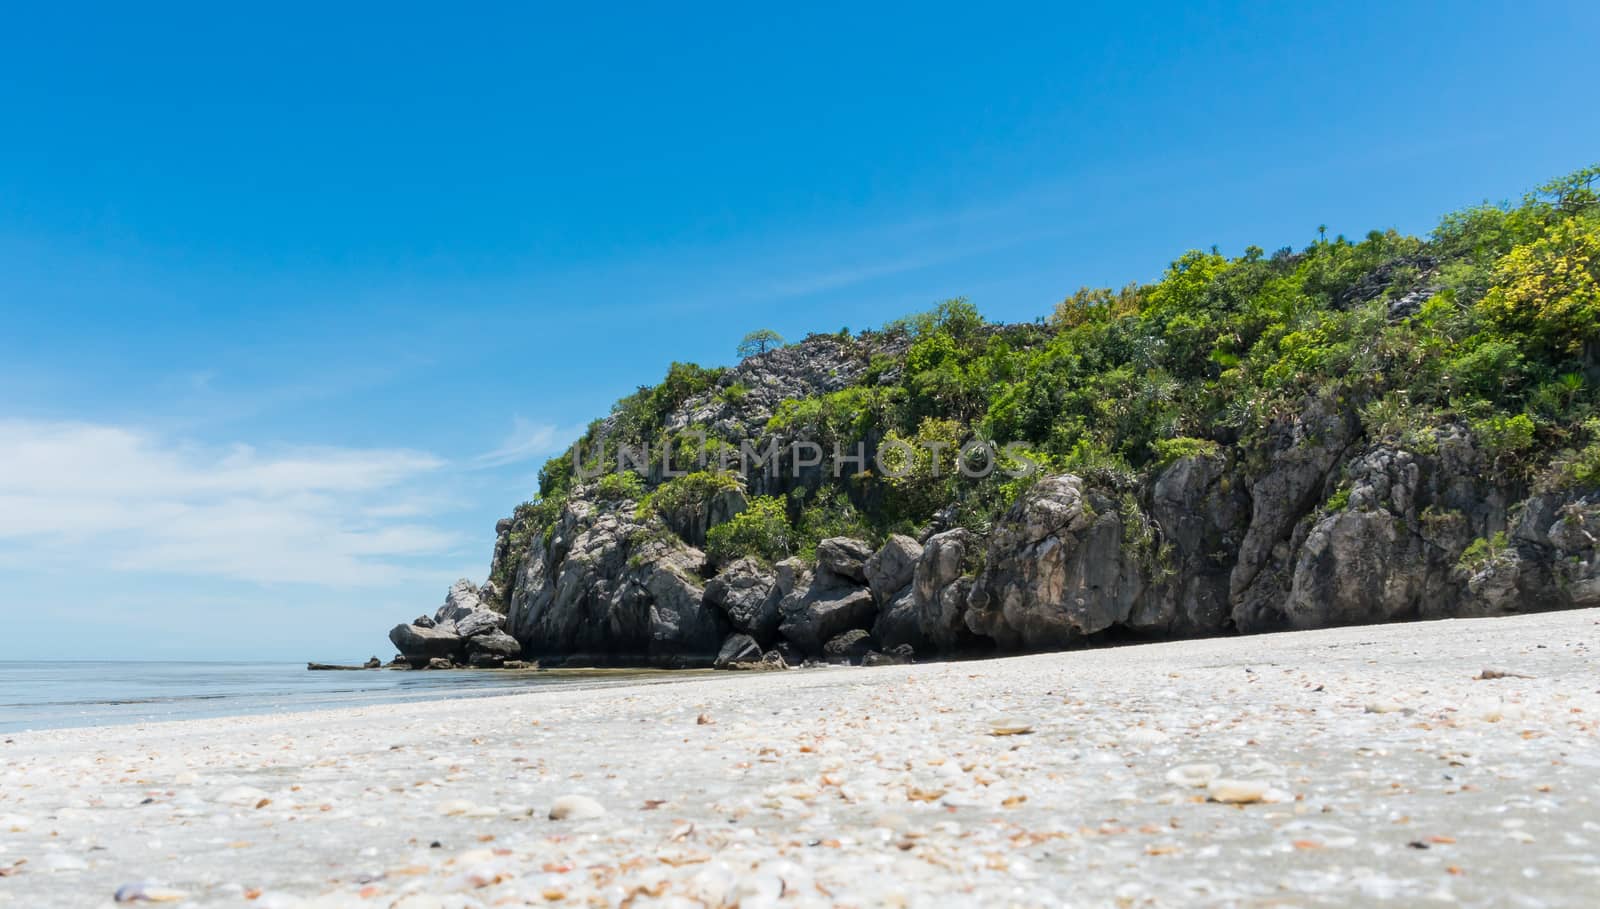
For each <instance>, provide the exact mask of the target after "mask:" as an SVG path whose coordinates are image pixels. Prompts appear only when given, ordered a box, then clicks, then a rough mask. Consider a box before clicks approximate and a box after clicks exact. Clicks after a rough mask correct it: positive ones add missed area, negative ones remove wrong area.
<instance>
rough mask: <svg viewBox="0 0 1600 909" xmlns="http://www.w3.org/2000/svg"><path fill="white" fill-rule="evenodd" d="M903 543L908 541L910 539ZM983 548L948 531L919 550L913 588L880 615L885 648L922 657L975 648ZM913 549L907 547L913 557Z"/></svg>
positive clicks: (876, 628)
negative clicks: (970, 605) (974, 603)
mask: <svg viewBox="0 0 1600 909" xmlns="http://www.w3.org/2000/svg"><path fill="white" fill-rule="evenodd" d="M900 539H902V540H905V539H908V538H905V537H902V538H900ZM893 545H894V541H893V540H891V541H890V543H889V544H887V545H885V547H884V551H885V552H887V551H890V547H891V546H893ZM978 546H979V542H978V540H977V538H976V537H974V536H973V535H972V533H971V532H970V531H968V530H965V529H963V528H959V527H958V528H956V529H954V530H946V531H944V532H943V533H937V534H934V535H933V536H931V537H929V538H928V542H927V544H926V545H920V544H919V545H917V547H916V551H917V560H916V562H915V563H914V564H913V565H912V567H911V576H910V577H909V578H908V579H907V583H906V584H905V585H904V586H903V587H901V588H900V590H898V591H896V592H895V594H894V595H893V596H892V597H891V598H890V600H889V601H888V602H887V603H886V604H885V605H884V607H883V609H882V610H881V611H880V612H879V613H878V620H877V622H876V624H874V625H873V636H874V637H876V638H877V639H878V641H879V643H881V644H882V645H883V646H884V647H886V648H893V647H898V646H909V647H911V648H912V649H913V650H915V651H916V652H918V653H953V652H956V651H958V650H961V649H963V648H964V647H965V646H966V645H968V644H970V643H972V641H973V635H972V633H971V631H970V630H969V629H968V628H967V623H966V610H967V600H968V599H969V597H970V595H971V588H972V582H973V578H972V576H971V575H970V574H969V572H970V571H972V569H974V568H975V567H976V562H977V556H978V555H979V550H978ZM909 551H910V547H902V552H907V553H908V552H909Z"/></svg>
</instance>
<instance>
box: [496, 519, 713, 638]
mask: <svg viewBox="0 0 1600 909" xmlns="http://www.w3.org/2000/svg"><path fill="white" fill-rule="evenodd" d="M704 561H705V558H704V556H703V555H702V554H701V553H700V551H699V550H697V549H694V548H692V547H689V546H687V545H684V544H683V543H682V542H680V541H678V540H677V539H676V538H675V537H673V536H672V534H671V532H670V531H668V530H667V529H666V528H665V527H663V526H661V525H660V524H659V523H658V522H652V521H640V520H639V519H637V518H635V517H634V509H633V508H631V507H622V508H614V509H601V508H598V507H596V506H595V505H594V504H593V503H591V502H589V501H587V500H585V499H582V498H578V499H575V500H574V501H572V502H570V503H569V504H568V506H567V508H566V509H565V510H564V511H563V512H562V514H561V517H560V518H559V519H558V521H557V522H556V526H555V527H554V528H553V530H552V532H551V534H550V539H549V541H548V543H547V542H545V541H544V540H543V539H540V540H538V541H537V542H535V543H534V545H533V546H532V547H531V548H530V550H529V553H528V555H527V557H526V558H525V559H524V560H523V564H522V566H521V568H520V569H519V570H518V572H517V575H516V583H515V586H514V588H513V590H512V594H511V600H510V609H509V615H508V623H507V628H508V630H509V631H510V633H511V634H512V635H513V636H514V637H516V639H517V640H519V641H521V642H522V644H523V645H524V648H525V650H526V651H527V652H528V653H529V654H531V655H535V656H552V657H563V658H567V659H569V660H575V661H581V662H598V663H629V662H645V663H649V664H651V665H657V666H666V667H673V666H690V665H704V666H709V665H710V664H711V662H712V661H713V660H714V659H715V657H716V654H717V651H718V649H719V648H720V647H721V645H722V640H723V638H724V636H725V635H726V631H727V627H728V622H727V619H726V618H725V617H724V615H723V613H722V611H721V610H719V609H716V608H714V607H711V606H708V605H706V604H705V603H704V602H703V600H704V594H705V591H704V587H703V585H702V583H701V581H700V577H699V571H700V569H701V567H702V565H703V564H704Z"/></svg>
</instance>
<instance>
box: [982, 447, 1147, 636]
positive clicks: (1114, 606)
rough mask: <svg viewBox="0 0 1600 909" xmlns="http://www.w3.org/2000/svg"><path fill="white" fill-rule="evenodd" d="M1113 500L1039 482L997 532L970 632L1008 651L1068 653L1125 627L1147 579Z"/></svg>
mask: <svg viewBox="0 0 1600 909" xmlns="http://www.w3.org/2000/svg"><path fill="white" fill-rule="evenodd" d="M1122 537H1123V519H1122V517H1121V515H1120V514H1119V513H1118V511H1117V502H1116V500H1114V499H1112V498H1110V497H1109V496H1108V495H1106V494H1104V493H1102V492H1100V491H1098V490H1093V489H1085V487H1084V483H1083V481H1082V480H1081V479H1079V478H1078V477H1075V476H1059V477H1047V478H1045V479H1043V480H1040V481H1039V483H1038V484H1037V485H1035V486H1034V488H1033V489H1032V490H1030V491H1029V492H1028V493H1027V494H1025V495H1024V496H1023V498H1022V500H1021V501H1019V502H1018V503H1017V504H1016V505H1014V506H1012V508H1011V510H1010V511H1008V512H1007V513H1006V515H1005V516H1004V518H1002V520H1001V521H1000V522H999V523H997V524H996V525H995V529H994V532H993V534H991V536H990V540H989V545H988V548H987V550H986V557H985V564H984V569H983V572H982V574H980V575H979V576H978V577H977V579H976V581H975V582H974V584H973V587H972V594H971V599H970V608H969V610H968V613H967V626H968V627H969V628H970V629H971V630H972V631H973V632H974V633H976V634H980V635H983V636H985V637H989V638H992V639H993V640H994V641H995V642H996V643H997V644H998V645H999V646H1000V647H1001V648H1002V649H1005V650H1047V649H1056V648H1061V647H1066V646H1068V645H1071V644H1073V643H1075V642H1077V641H1078V640H1079V639H1081V638H1083V637H1085V636H1088V635H1093V634H1098V633H1100V632H1102V631H1105V630H1107V629H1109V628H1111V627H1112V626H1114V625H1118V624H1120V623H1123V622H1125V621H1126V620H1127V618H1128V616H1129V615H1130V614H1131V613H1132V611H1133V607H1134V604H1135V603H1136V602H1137V601H1138V598H1139V596H1140V594H1141V593H1142V592H1143V590H1144V586H1145V583H1144V575H1143V572H1142V570H1141V569H1140V566H1139V564H1138V562H1137V560H1136V559H1134V558H1133V557H1132V555H1131V554H1130V553H1129V552H1127V551H1126V550H1125V549H1124V548H1123V545H1122V542H1123V539H1122Z"/></svg>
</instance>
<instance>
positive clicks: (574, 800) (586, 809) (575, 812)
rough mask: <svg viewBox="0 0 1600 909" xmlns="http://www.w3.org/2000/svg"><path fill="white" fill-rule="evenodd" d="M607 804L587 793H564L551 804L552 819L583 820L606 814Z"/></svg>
mask: <svg viewBox="0 0 1600 909" xmlns="http://www.w3.org/2000/svg"><path fill="white" fill-rule="evenodd" d="M605 813H606V809H605V806H604V805H602V804H600V803H599V802H597V801H595V800H594V799H592V798H589V797H588V796H586V795H564V796H562V797H561V798H558V799H556V801H555V804H553V805H551V806H550V820H552V821H581V820H585V819H587V818H593V817H602V816H603V815H605Z"/></svg>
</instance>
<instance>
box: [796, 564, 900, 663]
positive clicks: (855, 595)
mask: <svg viewBox="0 0 1600 909" xmlns="http://www.w3.org/2000/svg"><path fill="white" fill-rule="evenodd" d="M786 578H787V584H786V583H785V582H786ZM785 587H787V588H788V591H789V592H788V593H787V594H786V595H785V596H784V597H783V600H782V601H781V602H780V603H779V604H778V610H779V612H780V614H781V615H782V622H781V623H780V624H779V626H778V631H779V633H780V634H782V635H783V636H784V637H785V638H787V639H788V640H790V641H792V642H793V643H795V644H796V645H798V646H799V647H800V648H801V649H802V650H804V651H805V652H806V653H807V654H810V655H812V656H815V655H817V654H820V653H821V652H822V648H823V645H824V644H826V643H828V641H829V640H830V639H832V638H833V637H835V636H837V635H839V634H841V633H843V632H846V631H849V630H851V629H855V628H860V629H866V628H870V627H872V621H873V619H874V618H876V616H877V612H878V605H877V603H876V602H875V601H874V600H873V598H872V593H871V591H869V590H867V589H866V588H865V587H858V586H856V585H854V584H850V583H848V582H842V581H841V579H840V578H839V577H838V576H837V575H835V574H833V573H832V572H831V571H827V570H825V569H824V570H819V571H817V572H809V571H807V572H803V573H801V574H798V575H796V574H794V566H792V565H791V566H789V567H788V568H787V569H786V568H785V567H784V566H783V565H781V564H780V566H779V589H780V590H782V589H784V588H785Z"/></svg>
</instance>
